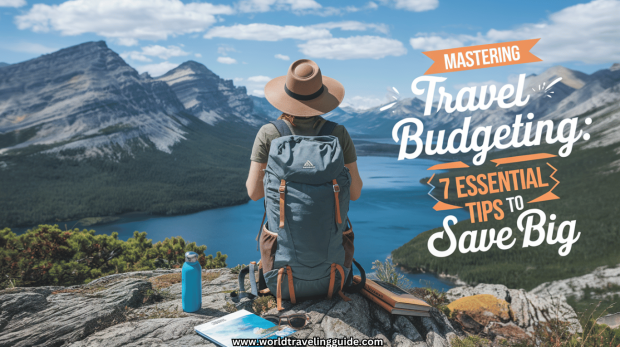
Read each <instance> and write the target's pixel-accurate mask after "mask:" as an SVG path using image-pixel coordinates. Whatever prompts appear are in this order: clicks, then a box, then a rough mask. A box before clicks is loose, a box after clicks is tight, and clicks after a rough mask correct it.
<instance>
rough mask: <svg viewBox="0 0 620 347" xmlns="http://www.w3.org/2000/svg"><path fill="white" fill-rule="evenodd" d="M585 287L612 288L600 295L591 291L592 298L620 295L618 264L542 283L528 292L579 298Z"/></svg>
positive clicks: (619, 268) (619, 269)
mask: <svg viewBox="0 0 620 347" xmlns="http://www.w3.org/2000/svg"><path fill="white" fill-rule="evenodd" d="M587 288H590V289H594V288H599V289H605V288H609V289H612V290H610V291H609V292H608V293H605V294H601V295H596V294H594V293H592V298H594V299H604V298H606V297H608V296H613V295H620V264H619V266H616V267H613V268H609V267H606V266H602V267H599V268H597V269H596V270H594V271H593V272H592V273H589V274H587V275H583V276H579V277H572V278H567V279H565V280H559V281H553V282H547V283H543V284H541V285H539V286H538V287H536V288H534V289H532V290H531V291H530V293H531V294H535V295H552V296H561V295H564V296H566V297H570V296H574V297H575V298H576V299H577V300H580V299H581V298H583V295H584V292H585V291H586V290H587ZM613 288H616V290H613Z"/></svg>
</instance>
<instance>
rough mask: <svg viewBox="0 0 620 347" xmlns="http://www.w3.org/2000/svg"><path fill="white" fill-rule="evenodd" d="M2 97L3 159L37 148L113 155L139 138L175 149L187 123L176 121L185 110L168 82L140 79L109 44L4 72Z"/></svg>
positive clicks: (71, 49)
mask: <svg viewBox="0 0 620 347" xmlns="http://www.w3.org/2000/svg"><path fill="white" fill-rule="evenodd" d="M0 95H1V96H0V133H4V134H5V135H8V137H7V138H8V139H10V140H9V141H8V146H5V147H4V148H2V149H0V154H3V153H6V152H7V151H12V150H19V149H21V148H24V147H27V146H30V145H35V144H36V145H43V146H44V148H46V150H47V151H48V152H50V153H60V152H63V151H65V150H78V149H79V150H80V151H82V154H81V156H84V157H88V156H94V155H100V154H104V155H107V154H112V153H114V152H115V150H113V149H112V147H116V148H118V146H117V145H121V147H124V148H126V149H129V146H128V143H127V142H128V141H133V140H138V138H142V139H148V141H146V142H144V141H143V140H139V141H140V142H141V143H142V146H147V147H148V146H150V145H149V144H147V142H151V143H152V144H154V145H155V147H156V148H157V149H159V150H163V151H167V152H169V151H170V146H171V145H172V144H174V143H176V142H177V141H179V140H180V139H181V138H182V134H183V131H182V130H181V129H180V127H181V126H182V124H181V123H183V122H185V123H187V122H188V120H185V119H184V118H183V117H180V116H179V117H172V116H173V115H174V114H176V113H178V112H179V111H181V110H183V105H182V104H181V103H180V102H179V100H178V99H177V98H176V96H175V95H174V93H173V92H172V91H171V90H170V88H169V87H168V86H167V85H166V84H165V83H161V82H158V81H155V80H148V79H144V78H141V77H140V75H139V74H138V72H137V71H136V70H134V69H133V68H132V67H131V66H129V65H127V63H125V61H124V60H123V59H122V58H121V57H120V56H119V55H118V54H116V53H115V52H114V51H112V50H111V49H109V48H108V47H107V45H106V44H105V42H103V41H98V42H86V43H83V44H79V45H76V46H72V47H68V48H65V49H61V50H59V51H57V52H54V53H50V54H46V55H43V56H40V57H38V58H35V59H32V60H28V61H25V62H22V63H18V64H13V65H9V66H6V67H4V68H2V69H1V70H0ZM180 122H181V123H180ZM24 134H28V135H27V136H26V135H24ZM106 153H107V154H106Z"/></svg>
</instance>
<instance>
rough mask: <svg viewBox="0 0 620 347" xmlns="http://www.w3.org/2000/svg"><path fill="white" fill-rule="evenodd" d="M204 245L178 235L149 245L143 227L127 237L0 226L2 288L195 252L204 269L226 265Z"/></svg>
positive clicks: (68, 281)
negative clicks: (23, 230)
mask: <svg viewBox="0 0 620 347" xmlns="http://www.w3.org/2000/svg"><path fill="white" fill-rule="evenodd" d="M206 249H207V246H198V245H196V243H195V242H191V243H187V242H185V240H183V239H182V238H181V237H172V238H170V239H168V238H166V239H165V240H164V241H163V242H157V243H155V244H153V242H152V240H150V239H147V238H146V232H141V233H140V232H137V231H136V232H134V235H133V237H132V238H129V239H128V240H127V241H122V240H119V239H118V233H116V232H115V233H112V235H95V231H94V230H86V229H85V230H81V231H80V230H79V229H73V230H64V231H63V230H61V229H59V228H58V226H57V225H39V226H38V227H36V228H33V229H30V230H28V231H27V232H26V233H24V234H22V235H19V236H17V235H15V233H13V232H12V231H11V230H10V229H9V228H5V229H3V230H0V289H3V288H7V287H15V286H45V285H75V284H82V283H87V282H90V281H92V280H93V279H96V278H99V277H101V276H105V275H109V274H114V273H121V272H128V271H139V270H150V269H155V268H161V267H167V268H178V267H180V266H181V265H182V264H183V261H184V254H185V252H187V251H193V252H196V253H198V254H199V262H200V264H201V265H202V267H203V268H207V269H212V268H220V267H226V258H227V256H226V255H222V254H221V253H220V252H217V254H216V256H215V258H214V257H213V256H212V255H208V256H207V255H205V250H206Z"/></svg>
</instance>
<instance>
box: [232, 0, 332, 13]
mask: <svg viewBox="0 0 620 347" xmlns="http://www.w3.org/2000/svg"><path fill="white" fill-rule="evenodd" d="M320 8H321V4H319V3H318V2H316V1H314V0H243V1H240V2H238V3H237V9H238V10H239V11H240V12H268V11H272V10H288V11H293V12H295V11H302V10H317V9H320Z"/></svg>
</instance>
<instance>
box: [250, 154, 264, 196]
mask: <svg viewBox="0 0 620 347" xmlns="http://www.w3.org/2000/svg"><path fill="white" fill-rule="evenodd" d="M266 167H267V163H257V162H255V161H253V162H252V163H251V164H250V173H249V174H248V180H247V181H246V182H245V187H246V188H247V189H248V195H249V196H250V199H252V200H254V201H256V200H259V199H260V198H262V197H263V196H265V189H264V188H263V177H265V172H264V171H263V170H264V169H265V168H266Z"/></svg>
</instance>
